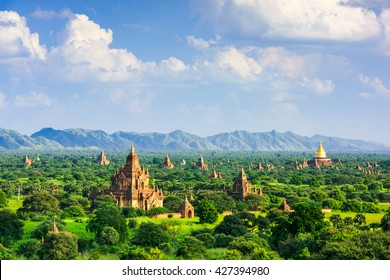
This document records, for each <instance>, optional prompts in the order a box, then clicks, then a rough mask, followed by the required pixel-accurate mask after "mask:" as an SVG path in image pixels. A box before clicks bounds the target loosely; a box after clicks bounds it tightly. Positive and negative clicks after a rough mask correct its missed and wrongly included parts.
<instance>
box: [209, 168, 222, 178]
mask: <svg viewBox="0 0 390 280" xmlns="http://www.w3.org/2000/svg"><path fill="white" fill-rule="evenodd" d="M209 178H210V179H222V174H221V172H218V173H217V172H216V171H215V169H213V173H211V175H210V176H209Z"/></svg>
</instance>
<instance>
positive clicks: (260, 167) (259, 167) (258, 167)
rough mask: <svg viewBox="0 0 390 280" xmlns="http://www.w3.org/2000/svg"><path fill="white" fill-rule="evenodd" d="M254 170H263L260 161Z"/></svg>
mask: <svg viewBox="0 0 390 280" xmlns="http://www.w3.org/2000/svg"><path fill="white" fill-rule="evenodd" d="M256 170H260V171H263V170H264V167H263V166H261V163H260V162H259V163H258V164H257V166H256Z"/></svg>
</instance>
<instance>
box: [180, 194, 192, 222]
mask: <svg viewBox="0 0 390 280" xmlns="http://www.w3.org/2000/svg"><path fill="white" fill-rule="evenodd" d="M179 212H180V214H181V217H182V218H193V217H194V215H195V211H194V206H192V205H191V203H190V202H189V201H188V199H187V196H186V198H185V200H184V202H183V203H182V204H181V205H180V206H179Z"/></svg>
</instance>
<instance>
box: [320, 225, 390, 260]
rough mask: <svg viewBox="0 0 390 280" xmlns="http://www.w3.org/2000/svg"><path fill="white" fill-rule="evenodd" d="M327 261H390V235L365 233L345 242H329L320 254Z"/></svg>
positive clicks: (375, 232) (376, 232) (373, 232)
mask: <svg viewBox="0 0 390 280" xmlns="http://www.w3.org/2000/svg"><path fill="white" fill-rule="evenodd" d="M320 258H322V259H327V260H389V259H390V235H389V234H388V233H385V232H381V231H363V232H361V233H360V234H359V235H357V236H354V237H352V238H351V239H347V240H345V241H341V242H339V241H337V242H329V243H327V244H326V245H325V246H324V247H323V248H322V250H321V252H320Z"/></svg>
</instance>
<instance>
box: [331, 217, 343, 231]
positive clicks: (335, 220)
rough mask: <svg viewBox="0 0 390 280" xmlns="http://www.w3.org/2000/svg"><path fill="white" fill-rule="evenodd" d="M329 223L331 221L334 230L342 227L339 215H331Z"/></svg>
mask: <svg viewBox="0 0 390 280" xmlns="http://www.w3.org/2000/svg"><path fill="white" fill-rule="evenodd" d="M329 221H331V223H332V224H333V226H334V227H335V228H338V227H340V226H342V225H343V219H342V218H341V216H340V214H333V215H332V216H330V218H329Z"/></svg>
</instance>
